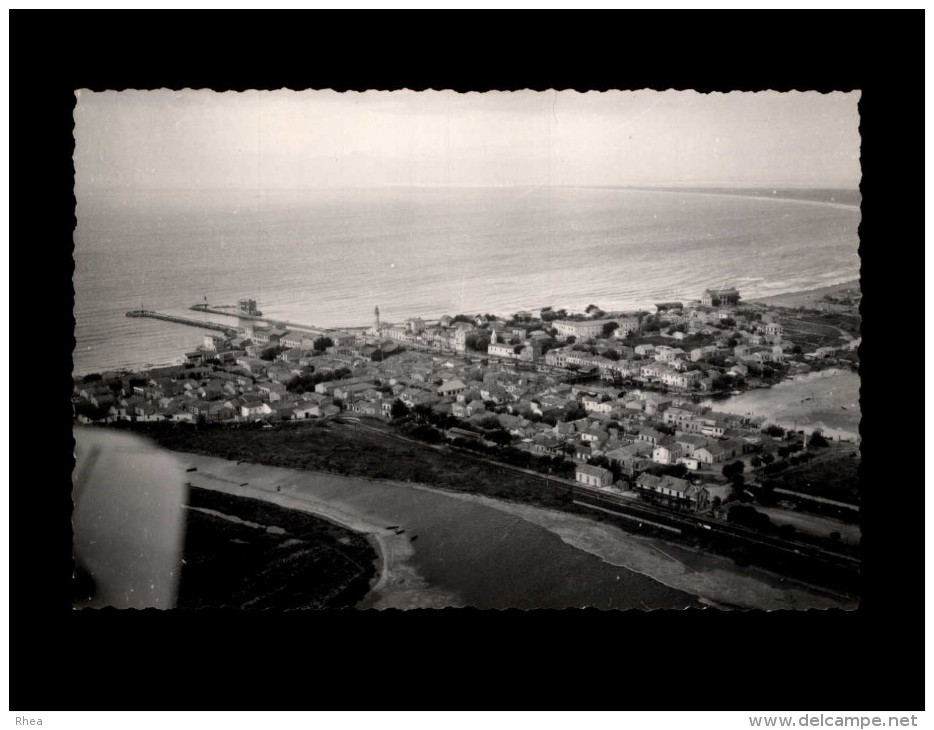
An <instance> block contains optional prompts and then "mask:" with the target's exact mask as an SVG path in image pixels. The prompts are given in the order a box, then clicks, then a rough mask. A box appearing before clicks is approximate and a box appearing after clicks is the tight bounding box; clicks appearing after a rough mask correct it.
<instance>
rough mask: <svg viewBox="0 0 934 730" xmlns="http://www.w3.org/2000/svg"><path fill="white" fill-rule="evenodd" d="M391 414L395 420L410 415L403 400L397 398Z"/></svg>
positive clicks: (393, 403)
mask: <svg viewBox="0 0 934 730" xmlns="http://www.w3.org/2000/svg"><path fill="white" fill-rule="evenodd" d="M389 414H390V415H391V416H392V418H393V420H396V419H398V418H405V417H406V416H407V415H409V407H408V406H407V405H406V404H405V403H403V402H402V401H401V400H399V399H398V398H396V399H395V400H394V401H393V402H392V408H391V409H390V411H389Z"/></svg>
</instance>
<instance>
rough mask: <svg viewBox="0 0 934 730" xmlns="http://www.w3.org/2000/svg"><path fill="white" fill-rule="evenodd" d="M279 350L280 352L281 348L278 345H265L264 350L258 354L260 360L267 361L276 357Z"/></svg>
mask: <svg viewBox="0 0 934 730" xmlns="http://www.w3.org/2000/svg"><path fill="white" fill-rule="evenodd" d="M280 352H282V348H281V347H279V346H278V345H270V346H269V347H267V348H266V349H264V350H263V351H262V352H261V353H260V354H259V359H260V360H267V361H268V360H275V359H276V356H277V355H278V354H279V353H280Z"/></svg>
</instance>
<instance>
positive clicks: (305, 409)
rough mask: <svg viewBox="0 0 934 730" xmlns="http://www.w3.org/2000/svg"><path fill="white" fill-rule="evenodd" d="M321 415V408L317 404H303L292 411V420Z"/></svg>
mask: <svg viewBox="0 0 934 730" xmlns="http://www.w3.org/2000/svg"><path fill="white" fill-rule="evenodd" d="M319 415H321V408H320V406H319V405H318V404H317V403H304V404H302V405H300V406H299V407H298V408H293V409H292V418H295V419H302V418H315V417H317V416H319Z"/></svg>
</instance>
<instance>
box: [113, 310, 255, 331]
mask: <svg viewBox="0 0 934 730" xmlns="http://www.w3.org/2000/svg"><path fill="white" fill-rule="evenodd" d="M126 316H127V317H149V318H150V319H161V320H164V321H166V322H175V324H187V325H189V326H191V327H200V328H201V329H208V330H217V331H218V332H223V333H224V334H226V335H236V333H237V328H236V327H225V326H224V325H222V324H218V323H217V322H205V321H203V320H200V319H188V318H187V317H177V316H175V315H174V314H165V313H163V312H155V311H153V310H151V309H133V310H131V311H129V312H127V313H126Z"/></svg>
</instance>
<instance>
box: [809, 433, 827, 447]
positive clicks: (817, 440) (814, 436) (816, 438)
mask: <svg viewBox="0 0 934 730" xmlns="http://www.w3.org/2000/svg"><path fill="white" fill-rule="evenodd" d="M829 445H830V443H829V442H828V441H827V439H825V438H824V434H822V433H821V432H820V431H814V432H812V433H811V437H810V438H809V439H808V446H812V447H814V446H816V447H819V448H820V447H824V446H829Z"/></svg>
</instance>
